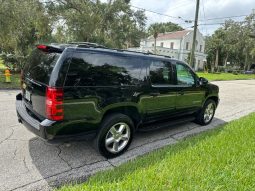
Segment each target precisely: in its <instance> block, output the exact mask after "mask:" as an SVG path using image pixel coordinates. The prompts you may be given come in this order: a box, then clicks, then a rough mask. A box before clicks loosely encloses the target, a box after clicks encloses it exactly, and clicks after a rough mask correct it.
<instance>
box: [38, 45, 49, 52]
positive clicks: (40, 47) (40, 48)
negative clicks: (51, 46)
mask: <svg viewBox="0 0 255 191" xmlns="http://www.w3.org/2000/svg"><path fill="white" fill-rule="evenodd" d="M36 47H37V48H38V49H39V50H42V51H44V52H47V51H48V48H47V46H46V45H43V44H39V45H37V46H36Z"/></svg>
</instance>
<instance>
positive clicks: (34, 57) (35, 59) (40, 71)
mask: <svg viewBox="0 0 255 191" xmlns="http://www.w3.org/2000/svg"><path fill="white" fill-rule="evenodd" d="M59 57H60V54H59V53H45V52H42V51H40V50H37V49H36V50H34V51H33V52H32V54H31V55H30V57H29V59H28V62H27V64H26V65H25V67H24V69H23V71H24V75H25V77H28V78H30V79H33V80H35V81H38V82H41V83H44V84H48V83H49V79H50V75H51V72H52V70H53V68H54V66H55V65H56V63H57V60H58V58H59Z"/></svg>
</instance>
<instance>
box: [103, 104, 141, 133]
mask: <svg viewBox="0 0 255 191" xmlns="http://www.w3.org/2000/svg"><path fill="white" fill-rule="evenodd" d="M114 113H121V114H123V115H127V116H128V117H130V118H131V119H132V121H133V123H134V126H135V128H137V126H138V125H139V124H140V123H141V120H142V117H141V114H140V113H139V111H138V109H137V108H136V107H134V106H123V107H116V108H112V109H109V110H107V111H106V112H105V113H104V114H103V118H102V119H105V118H106V117H107V116H109V115H112V114H114Z"/></svg>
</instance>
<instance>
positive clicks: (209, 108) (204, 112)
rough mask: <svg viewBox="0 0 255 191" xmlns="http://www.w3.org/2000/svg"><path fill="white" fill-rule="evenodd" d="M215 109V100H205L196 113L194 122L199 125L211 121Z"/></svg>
mask: <svg viewBox="0 0 255 191" xmlns="http://www.w3.org/2000/svg"><path fill="white" fill-rule="evenodd" d="M215 110H216V103H215V101H213V100H211V99H209V100H207V101H206V102H205V104H204V107H203V108H202V109H201V111H200V112H199V113H198V114H197V116H196V120H195V122H196V123H198V124H200V125H208V124H209V123H211V121H212V119H213V117H214V114H215Z"/></svg>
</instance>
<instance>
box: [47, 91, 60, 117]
mask: <svg viewBox="0 0 255 191" xmlns="http://www.w3.org/2000/svg"><path fill="white" fill-rule="evenodd" d="M63 97H64V92H63V89H62V88H51V87H47V89H46V117H47V118H48V119H50V120H54V121H61V120H63V119H64V110H63Z"/></svg>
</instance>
